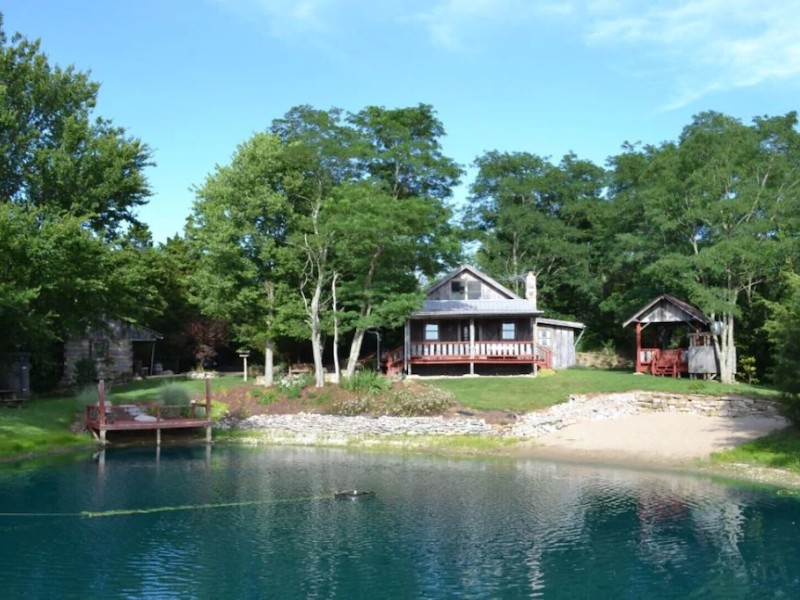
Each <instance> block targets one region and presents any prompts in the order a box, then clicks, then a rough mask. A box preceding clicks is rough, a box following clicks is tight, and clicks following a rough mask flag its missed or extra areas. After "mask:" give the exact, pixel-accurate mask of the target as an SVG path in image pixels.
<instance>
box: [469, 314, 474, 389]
mask: <svg viewBox="0 0 800 600" xmlns="http://www.w3.org/2000/svg"><path fill="white" fill-rule="evenodd" d="M469 374H470V375H475V319H474V318H472V319H470V320H469Z"/></svg>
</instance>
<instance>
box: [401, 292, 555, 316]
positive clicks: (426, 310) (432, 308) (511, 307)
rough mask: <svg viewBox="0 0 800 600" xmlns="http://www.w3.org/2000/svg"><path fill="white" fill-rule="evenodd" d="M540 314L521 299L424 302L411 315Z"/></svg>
mask: <svg viewBox="0 0 800 600" xmlns="http://www.w3.org/2000/svg"><path fill="white" fill-rule="evenodd" d="M541 314H542V312H541V311H538V310H534V309H533V305H532V304H531V303H530V302H528V301H527V300H523V299H522V298H519V297H517V298H512V299H509V300H426V301H425V303H424V304H423V305H422V310H420V311H417V312H415V313H414V314H413V315H411V317H412V318H421V317H448V316H452V317H468V316H475V317H481V316H491V315H497V316H500V315H515V316H529V317H535V316H537V315H541Z"/></svg>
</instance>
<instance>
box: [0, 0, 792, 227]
mask: <svg viewBox="0 0 800 600" xmlns="http://www.w3.org/2000/svg"><path fill="white" fill-rule="evenodd" d="M0 11H1V12H3V14H4V21H5V23H4V29H5V31H6V33H7V34H11V33H13V32H16V31H19V32H21V33H23V34H24V35H26V36H27V37H28V38H41V40H42V47H43V50H44V52H45V53H46V54H47V55H48V56H49V58H50V60H51V62H52V63H55V64H59V65H61V66H66V65H70V64H71V65H74V66H75V67H76V68H78V69H80V70H83V71H87V70H88V71H91V74H92V78H93V79H94V80H96V81H98V82H100V83H101V85H102V87H101V90H100V97H99V102H98V107H97V114H98V115H100V116H103V117H107V118H111V119H112V120H113V121H114V122H115V123H116V124H117V125H121V126H123V127H125V128H126V129H127V130H128V132H129V134H130V135H133V136H135V137H138V138H140V139H141V140H143V141H144V142H145V143H147V144H148V145H149V146H150V147H151V148H152V149H153V153H154V158H155V161H156V162H157V166H156V167H154V168H153V169H151V170H150V171H149V173H148V178H149V181H150V184H151V187H152V190H153V193H154V195H153V197H152V198H151V200H150V203H149V204H148V206H147V207H144V208H143V209H141V210H140V212H139V215H140V217H141V218H142V219H143V220H144V221H145V222H147V223H148V224H149V225H150V227H151V229H152V231H153V236H154V239H155V240H156V241H164V240H165V239H166V238H167V237H168V236H171V235H174V234H176V233H179V232H181V231H182V230H183V225H184V221H185V219H186V217H187V216H188V214H189V213H190V211H191V205H192V201H193V199H194V194H193V192H192V191H191V188H192V186H197V185H201V184H202V182H203V181H204V179H205V178H206V176H207V175H208V174H209V173H211V172H213V170H214V167H215V165H217V164H226V163H228V162H229V161H230V158H231V156H232V154H233V152H234V151H235V149H236V146H237V145H238V144H240V143H241V142H243V141H245V140H246V139H247V138H249V137H250V136H251V135H252V134H253V133H255V132H257V131H262V130H264V129H266V128H267V127H268V126H269V124H270V122H271V121H272V120H273V119H274V118H277V117H280V116H282V115H283V114H284V113H285V112H286V111H288V110H289V109H290V108H291V107H292V106H295V105H298V104H310V105H312V106H314V107H316V108H325V109H327V108H332V107H340V108H343V109H345V110H348V111H353V112H356V111H358V110H360V109H361V108H363V107H365V106H368V105H378V106H385V107H387V108H396V107H400V106H413V105H416V104H418V103H420V102H424V103H427V104H432V105H433V106H434V108H435V109H436V111H437V113H438V116H439V118H440V120H441V121H442V122H443V124H444V126H445V129H446V131H447V137H446V139H445V140H444V142H443V145H444V149H445V152H446V153H447V154H448V155H449V156H451V157H452V158H454V159H455V160H457V161H458V162H459V163H461V164H463V165H465V166H468V165H469V164H470V163H471V162H472V161H473V160H474V159H475V157H476V156H478V155H480V154H482V153H483V152H484V151H487V150H500V151H528V152H533V153H535V154H539V155H542V156H549V157H552V159H553V160H554V161H555V162H557V161H558V160H559V159H560V158H561V157H562V156H563V155H564V154H565V153H567V152H569V151H573V152H575V153H576V154H577V155H578V156H579V157H580V158H585V159H589V160H592V161H594V162H596V163H598V164H604V163H605V160H606V159H607V158H608V157H609V156H612V155H614V154H617V153H618V152H619V151H620V147H621V145H622V144H623V142H625V141H630V142H636V141H641V142H644V143H648V144H657V143H659V142H661V141H664V140H672V139H675V138H676V137H677V136H678V135H679V133H680V131H681V129H682V128H683V126H685V125H686V124H688V123H689V122H690V120H691V118H692V115H694V114H697V113H699V112H702V111H705V110H717V111H720V112H724V113H726V114H729V115H732V116H734V117H737V118H740V119H742V120H744V121H746V122H749V120H750V119H751V118H752V117H754V116H757V115H777V114H784V113H786V112H788V111H791V110H795V109H797V108H798V102H797V98H798V92H800V35H798V33H797V32H798V31H800V0H661V1H659V2H656V1H651V0H543V1H535V0H528V1H525V0H427V1H423V0H407V1H405V2H389V1H386V2H384V1H383V0H372V1H370V0H294V1H292V0H137V1H136V2H127V1H123V0H104V1H102V0H70V1H68V2H67V1H59V0H10V1H9V0H6V2H5V3H4V5H3V7H2V8H0ZM471 177H472V173H469V174H468V175H467V177H466V181H465V185H463V186H462V188H461V189H459V190H458V191H457V193H456V195H455V202H462V201H463V199H464V198H465V196H466V193H467V192H466V187H467V184H468V183H469V182H470V179H471Z"/></svg>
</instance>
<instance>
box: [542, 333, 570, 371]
mask: <svg viewBox="0 0 800 600" xmlns="http://www.w3.org/2000/svg"><path fill="white" fill-rule="evenodd" d="M537 329H538V338H539V339H537V340H536V341H537V342H538V343H539V344H540V345H542V346H544V347H546V348H550V350H552V351H553V368H554V369H566V368H567V367H571V366H573V365H574V364H576V363H577V357H576V355H575V330H574V329H572V328H569V327H557V326H555V325H542V324H541V323H539V324H538V325H537ZM548 333H549V335H548Z"/></svg>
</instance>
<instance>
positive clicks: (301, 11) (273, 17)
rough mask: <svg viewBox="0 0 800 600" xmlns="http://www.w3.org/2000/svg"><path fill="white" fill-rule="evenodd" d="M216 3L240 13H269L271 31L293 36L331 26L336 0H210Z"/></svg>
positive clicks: (248, 15) (266, 14)
mask: <svg viewBox="0 0 800 600" xmlns="http://www.w3.org/2000/svg"><path fill="white" fill-rule="evenodd" d="M211 2H213V3H214V4H216V5H217V6H220V7H221V8H223V9H225V10H230V11H233V12H236V13H239V14H241V15H242V16H243V17H245V18H251V17H252V16H253V15H260V16H263V17H266V19H267V21H268V24H269V32H270V34H272V35H274V36H276V37H290V36H293V35H295V34H301V33H309V32H321V31H326V30H328V29H330V27H331V26H332V22H331V19H332V14H333V12H334V11H333V9H334V8H335V5H336V4H338V3H339V2H337V0H211Z"/></svg>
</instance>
